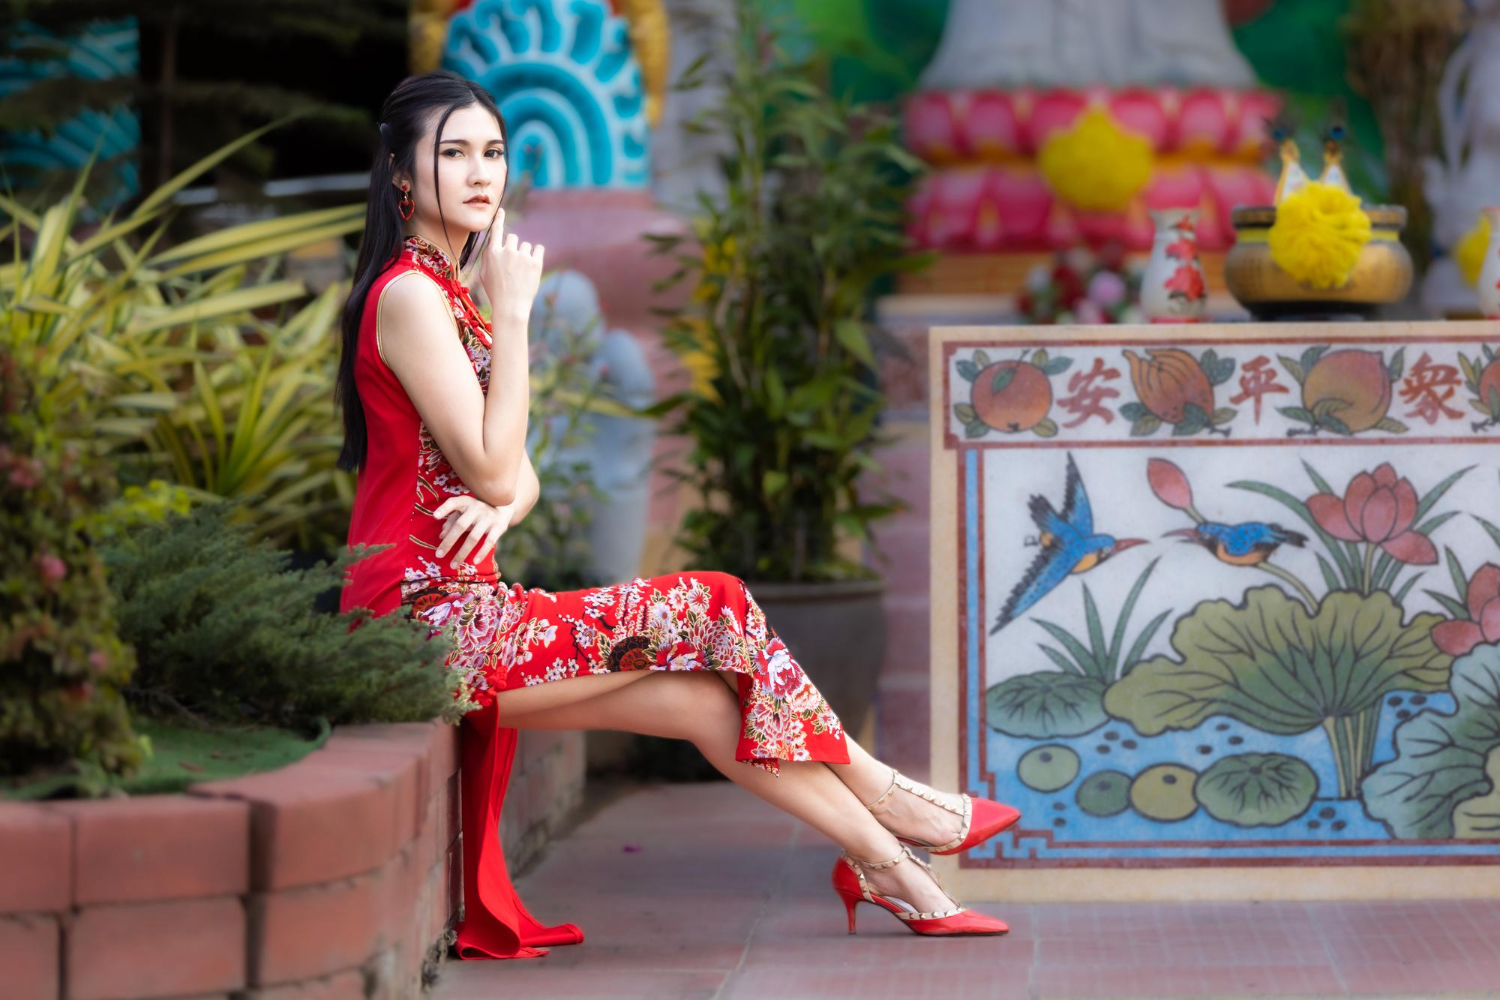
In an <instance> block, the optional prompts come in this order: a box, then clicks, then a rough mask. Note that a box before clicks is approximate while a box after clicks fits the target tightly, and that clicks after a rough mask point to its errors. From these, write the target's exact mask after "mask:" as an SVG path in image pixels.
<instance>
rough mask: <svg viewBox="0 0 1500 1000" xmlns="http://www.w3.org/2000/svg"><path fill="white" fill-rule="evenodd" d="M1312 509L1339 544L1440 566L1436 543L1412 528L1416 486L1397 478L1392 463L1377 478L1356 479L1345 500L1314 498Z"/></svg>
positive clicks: (1368, 475) (1377, 472) (1322, 495)
mask: <svg viewBox="0 0 1500 1000" xmlns="http://www.w3.org/2000/svg"><path fill="white" fill-rule="evenodd" d="M1307 509H1308V512H1309V513H1311V514H1312V516H1313V519H1314V520H1315V521H1317V522H1318V526H1319V527H1321V528H1322V529H1323V530H1324V531H1326V532H1328V533H1329V534H1330V535H1332V536H1333V537H1334V538H1338V539H1341V540H1342V541H1346V542H1370V543H1372V544H1375V545H1379V546H1380V547H1381V549H1383V550H1384V551H1385V552H1386V553H1387V554H1388V555H1390V556H1391V558H1393V559H1398V560H1400V561H1401V562H1404V563H1412V564H1415V565H1419V566H1427V565H1431V564H1432V563H1435V562H1437V561H1438V555H1437V549H1436V548H1435V547H1434V546H1433V544H1432V542H1431V541H1430V540H1429V539H1428V538H1427V536H1426V535H1424V534H1422V533H1421V532H1418V531H1413V530H1412V527H1411V524H1412V521H1413V520H1415V519H1416V516H1417V491H1416V489H1415V488H1414V487H1413V486H1412V484H1411V480H1409V479H1407V478H1406V477H1404V476H1403V477H1401V478H1399V479H1398V478H1397V477H1396V470H1395V469H1393V468H1391V464H1390V463H1389V462H1383V463H1381V464H1380V466H1379V467H1378V468H1377V469H1376V470H1375V472H1374V473H1373V474H1371V473H1368V472H1361V473H1360V474H1359V475H1357V476H1355V477H1354V478H1353V479H1351V480H1350V481H1349V486H1348V487H1347V488H1346V489H1345V490H1344V495H1343V496H1342V497H1337V496H1334V495H1333V494H1332V493H1318V494H1315V495H1314V496H1312V497H1309V498H1308V501H1307Z"/></svg>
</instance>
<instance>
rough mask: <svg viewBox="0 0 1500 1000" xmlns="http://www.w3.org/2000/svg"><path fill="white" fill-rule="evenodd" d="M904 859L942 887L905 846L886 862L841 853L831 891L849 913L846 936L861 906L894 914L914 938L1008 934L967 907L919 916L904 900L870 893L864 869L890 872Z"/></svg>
mask: <svg viewBox="0 0 1500 1000" xmlns="http://www.w3.org/2000/svg"><path fill="white" fill-rule="evenodd" d="M905 858H911V859H912V860H913V861H915V862H916V863H917V864H919V865H921V866H922V867H923V868H926V869H927V874H929V875H931V876H932V880H933V881H934V882H937V883H938V888H939V889H941V888H942V887H943V885H942V883H941V882H938V877H937V874H936V873H935V872H934V871H933V870H932V867H931V866H930V865H928V864H927V863H926V862H925V861H923V860H922V859H921V858H919V857H917V856H916V855H915V854H913V853H912V852H911V848H909V847H907V846H906V845H905V844H903V845H901V853H900V854H898V855H896V857H894V858H892V859H891V860H889V861H861V860H859V859H858V858H854V857H851V856H850V855H849V854H848V852H844V853H841V854H840V855H839V856H838V860H837V861H835V862H834V863H833V890H834V892H837V893H838V894H839V898H841V899H842V900H843V901H844V908H845V909H846V910H847V911H848V912H849V933H850V934H853V933H854V908H855V907H856V906H858V905H859V904H860V903H874V904H875V905H876V906H878V907H880V908H881V909H884V910H887V911H889V912H890V913H892V914H894V915H895V916H896V917H897V919H899V920H901V922H902V923H904V924H906V926H907V927H909V928H911V932H912V933H913V934H930V935H934V936H954V935H960V934H1004V933H1005V932H1006V931H1008V930H1010V925H1008V924H1007V923H1006V922H1005V921H1003V920H997V919H996V918H994V917H991V916H987V915H985V914H983V913H976V912H974V911H973V910H971V909H969V908H968V907H967V906H959V907H955V908H954V909H951V910H939V911H937V912H936V913H919V912H917V911H916V910H914V909H913V908H912V907H911V904H909V903H907V902H906V901H905V900H900V899H892V898H890V897H888V896H882V895H880V894H879V893H878V892H871V891H870V885H869V883H868V882H866V881H865V873H864V869H866V868H868V869H870V870H871V871H876V870H878V869H881V868H889V867H891V866H892V865H894V864H896V863H897V862H899V861H902V860H903V859H905Z"/></svg>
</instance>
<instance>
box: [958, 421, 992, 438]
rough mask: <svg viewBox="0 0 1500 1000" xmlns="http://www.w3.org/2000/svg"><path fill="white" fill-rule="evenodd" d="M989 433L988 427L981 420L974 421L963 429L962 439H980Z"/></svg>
mask: <svg viewBox="0 0 1500 1000" xmlns="http://www.w3.org/2000/svg"><path fill="white" fill-rule="evenodd" d="M989 432H990V425H989V424H987V423H985V422H984V421H983V420H975V421H972V422H970V423H969V424H968V425H967V426H966V427H964V437H966V438H982V437H984V436H985V435H986V434H988V433H989Z"/></svg>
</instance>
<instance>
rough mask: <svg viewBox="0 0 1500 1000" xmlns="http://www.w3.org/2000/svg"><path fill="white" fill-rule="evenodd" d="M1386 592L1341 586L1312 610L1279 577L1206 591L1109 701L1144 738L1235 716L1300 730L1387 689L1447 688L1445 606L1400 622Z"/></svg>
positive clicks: (1265, 727) (1366, 704)
mask: <svg viewBox="0 0 1500 1000" xmlns="http://www.w3.org/2000/svg"><path fill="white" fill-rule="evenodd" d="M1402 619H1403V612H1402V609H1401V608H1399V607H1397V606H1396V605H1395V604H1394V603H1393V602H1392V600H1391V597H1390V595H1389V594H1386V593H1383V592H1376V593H1373V594H1369V595H1361V594H1358V593H1354V592H1351V591H1335V592H1333V593H1330V594H1328V595H1326V596H1325V597H1324V598H1323V600H1322V602H1321V603H1320V604H1319V606H1318V609H1317V613H1316V615H1309V613H1308V611H1307V609H1306V608H1305V607H1304V606H1303V605H1302V602H1301V601H1298V600H1294V599H1292V598H1291V597H1288V596H1287V594H1286V593H1285V592H1284V591H1283V590H1281V589H1280V588H1279V587H1275V586H1266V587H1256V588H1253V589H1251V590H1248V591H1246V592H1245V595H1244V601H1243V602H1242V603H1240V604H1237V605H1236V604H1230V603H1229V602H1228V601H1225V600H1214V601H1204V602H1202V603H1200V604H1199V605H1197V607H1196V608H1194V610H1193V612H1192V613H1191V614H1190V615H1187V616H1184V617H1183V618H1180V619H1178V621H1177V625H1176V627H1175V628H1174V630H1173V633H1172V648H1173V650H1174V651H1175V652H1176V654H1177V657H1176V658H1174V657H1172V656H1157V657H1154V658H1153V659H1150V660H1147V661H1146V662H1144V663H1141V664H1139V665H1138V666H1137V667H1136V668H1135V669H1134V670H1132V671H1131V672H1130V673H1128V674H1126V675H1125V676H1124V677H1123V678H1121V679H1120V680H1119V681H1117V682H1115V683H1114V684H1113V685H1111V686H1110V688H1109V690H1108V691H1107V692H1106V693H1105V696H1104V706H1105V710H1106V711H1107V712H1108V713H1109V714H1110V715H1112V716H1114V717H1116V718H1119V719H1124V720H1125V721H1127V722H1129V723H1130V724H1131V725H1133V726H1134V727H1135V728H1136V730H1137V731H1139V732H1140V733H1141V734H1142V735H1144V736H1155V735H1157V734H1158V733H1162V732H1164V731H1166V730H1168V729H1194V728H1196V727H1198V726H1199V725H1201V724H1202V723H1203V722H1204V720H1206V719H1207V718H1209V717H1210V716H1212V715H1229V716H1231V717H1233V718H1236V719H1238V720H1240V721H1241V722H1243V723H1245V724H1246V725H1249V726H1253V727H1254V728H1256V729H1259V730H1261V731H1262V732H1266V733H1272V734H1276V735H1282V736H1292V735H1297V734H1300V733H1305V732H1307V731H1308V730H1310V729H1314V728H1317V727H1319V726H1321V725H1322V724H1323V721H1324V720H1325V719H1329V718H1338V717H1341V716H1350V715H1354V714H1356V713H1358V712H1360V711H1363V710H1365V709H1367V708H1370V707H1371V706H1373V705H1378V704H1379V703H1380V701H1381V699H1382V698H1384V697H1385V695H1386V694H1388V693H1389V692H1391V691H1397V690H1403V691H1440V690H1442V689H1443V687H1444V686H1445V685H1446V684H1447V680H1448V667H1449V663H1450V658H1449V657H1448V656H1447V654H1445V653H1443V652H1442V651H1441V650H1439V649H1438V648H1437V646H1436V645H1434V644H1433V642H1432V638H1431V636H1430V635H1429V634H1428V633H1429V632H1431V630H1432V628H1433V626H1435V625H1438V624H1440V623H1441V622H1442V621H1443V618H1442V616H1441V615H1435V614H1419V615H1415V616H1413V617H1412V619H1411V621H1410V622H1406V623H1403V620H1402Z"/></svg>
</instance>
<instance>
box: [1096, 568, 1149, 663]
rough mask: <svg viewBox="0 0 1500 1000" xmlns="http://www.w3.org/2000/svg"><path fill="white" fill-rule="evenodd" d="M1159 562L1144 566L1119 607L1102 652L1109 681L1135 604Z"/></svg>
mask: <svg viewBox="0 0 1500 1000" xmlns="http://www.w3.org/2000/svg"><path fill="white" fill-rule="evenodd" d="M1159 562H1161V556H1157V557H1156V558H1155V559H1153V560H1151V562H1149V563H1148V564H1147V565H1146V568H1145V569H1143V570H1141V572H1140V574H1139V575H1137V576H1136V578H1135V583H1134V584H1132V585H1131V587H1130V593H1128V594H1126V595H1125V603H1124V604H1122V605H1120V617H1119V618H1118V619H1116V621H1115V631H1114V635H1113V636H1111V637H1110V640H1109V648H1108V649H1107V650H1105V652H1104V665H1105V669H1106V672H1107V673H1108V675H1109V677H1108V679H1109V680H1114V679H1115V674H1116V673H1117V672H1118V670H1119V666H1120V663H1119V661H1118V660H1117V659H1116V657H1117V656H1118V655H1119V652H1120V645H1121V644H1122V643H1123V642H1124V641H1125V628H1126V626H1127V625H1128V624H1129V623H1130V616H1131V614H1132V613H1133V612H1134V611H1135V602H1136V600H1137V599H1139V598H1140V596H1141V591H1142V590H1144V589H1145V588H1146V581H1147V580H1148V579H1149V578H1150V576H1151V571H1152V570H1154V569H1156V564H1157V563H1159Z"/></svg>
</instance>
